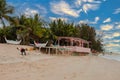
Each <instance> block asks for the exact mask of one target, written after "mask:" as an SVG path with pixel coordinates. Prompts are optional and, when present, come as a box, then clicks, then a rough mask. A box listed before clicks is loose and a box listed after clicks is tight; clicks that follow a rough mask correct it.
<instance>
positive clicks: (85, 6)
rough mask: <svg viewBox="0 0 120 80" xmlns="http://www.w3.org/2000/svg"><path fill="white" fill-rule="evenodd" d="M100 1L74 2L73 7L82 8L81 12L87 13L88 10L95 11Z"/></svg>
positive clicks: (80, 0) (82, 0) (84, 0)
mask: <svg viewBox="0 0 120 80" xmlns="http://www.w3.org/2000/svg"><path fill="white" fill-rule="evenodd" d="M100 3H101V1H99V0H98V1H95V0H76V1H75V5H76V7H78V8H80V7H82V10H83V11H84V12H85V13H87V12H88V11H89V10H96V9H98V8H99V4H100Z"/></svg>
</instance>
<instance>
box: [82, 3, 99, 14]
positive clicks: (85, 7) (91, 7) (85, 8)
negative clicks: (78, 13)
mask: <svg viewBox="0 0 120 80" xmlns="http://www.w3.org/2000/svg"><path fill="white" fill-rule="evenodd" d="M98 8H99V6H98V5H97V4H84V5H83V11H84V12H85V13H87V12H88V11H89V10H96V9H98Z"/></svg>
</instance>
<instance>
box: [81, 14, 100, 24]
mask: <svg viewBox="0 0 120 80" xmlns="http://www.w3.org/2000/svg"><path fill="white" fill-rule="evenodd" d="M99 20H100V17H98V16H97V17H95V20H94V21H89V20H88V19H87V20H80V21H79V23H80V24H81V23H84V24H97V22H98V21H99Z"/></svg>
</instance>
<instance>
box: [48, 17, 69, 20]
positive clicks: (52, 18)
mask: <svg viewBox="0 0 120 80" xmlns="http://www.w3.org/2000/svg"><path fill="white" fill-rule="evenodd" d="M49 19H50V20H52V21H54V20H58V19H61V20H62V21H68V19H67V18H63V17H58V18H56V17H49Z"/></svg>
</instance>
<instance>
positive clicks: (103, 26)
mask: <svg viewBox="0 0 120 80" xmlns="http://www.w3.org/2000/svg"><path fill="white" fill-rule="evenodd" d="M111 29H113V25H109V24H106V25H101V30H104V31H109V30H111Z"/></svg>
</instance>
